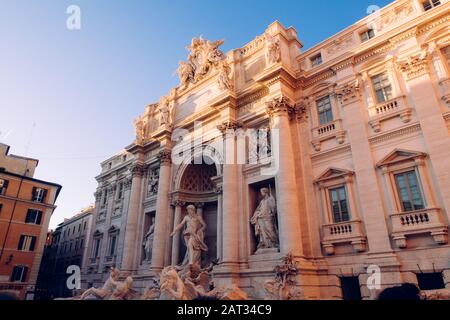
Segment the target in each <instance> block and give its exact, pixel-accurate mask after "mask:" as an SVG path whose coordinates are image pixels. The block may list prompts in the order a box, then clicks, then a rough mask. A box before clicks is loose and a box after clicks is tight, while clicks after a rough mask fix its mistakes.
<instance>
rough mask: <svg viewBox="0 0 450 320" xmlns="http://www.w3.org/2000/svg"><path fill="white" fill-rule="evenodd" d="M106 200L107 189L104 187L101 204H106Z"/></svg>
mask: <svg viewBox="0 0 450 320" xmlns="http://www.w3.org/2000/svg"><path fill="white" fill-rule="evenodd" d="M107 200H108V190H106V189H105V191H104V192H103V205H106V202H107Z"/></svg>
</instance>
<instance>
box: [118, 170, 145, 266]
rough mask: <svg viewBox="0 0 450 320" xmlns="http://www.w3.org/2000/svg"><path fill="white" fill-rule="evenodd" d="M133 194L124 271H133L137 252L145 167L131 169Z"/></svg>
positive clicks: (128, 217) (124, 256) (123, 260)
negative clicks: (138, 223)
mask: <svg viewBox="0 0 450 320" xmlns="http://www.w3.org/2000/svg"><path fill="white" fill-rule="evenodd" d="M131 174H132V181H131V194H130V205H129V207H128V216H127V224H126V229H125V230H124V231H125V241H124V249H123V258H122V267H121V268H122V270H123V271H133V261H134V253H135V250H136V235H137V222H138V217H139V207H140V202H141V190H142V189H141V187H142V176H143V174H144V169H143V165H142V164H140V163H137V164H135V165H134V166H133V167H132V168H131Z"/></svg>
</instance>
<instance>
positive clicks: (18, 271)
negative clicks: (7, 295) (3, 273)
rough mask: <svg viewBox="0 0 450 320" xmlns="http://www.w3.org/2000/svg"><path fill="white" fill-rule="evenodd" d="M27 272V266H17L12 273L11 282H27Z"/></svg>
mask: <svg viewBox="0 0 450 320" xmlns="http://www.w3.org/2000/svg"><path fill="white" fill-rule="evenodd" d="M27 273H28V267H27V266H15V267H14V269H13V271H12V274H11V282H25V281H26V279H27Z"/></svg>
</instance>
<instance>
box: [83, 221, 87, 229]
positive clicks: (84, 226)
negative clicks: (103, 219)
mask: <svg viewBox="0 0 450 320" xmlns="http://www.w3.org/2000/svg"><path fill="white" fill-rule="evenodd" d="M86 225H87V224H86V221H85V222H84V225H83V230H86Z"/></svg>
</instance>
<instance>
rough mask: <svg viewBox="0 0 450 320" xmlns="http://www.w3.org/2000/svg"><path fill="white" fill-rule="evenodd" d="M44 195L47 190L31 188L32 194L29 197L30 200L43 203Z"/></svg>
mask: <svg viewBox="0 0 450 320" xmlns="http://www.w3.org/2000/svg"><path fill="white" fill-rule="evenodd" d="M46 196H47V190H45V189H42V188H33V195H32V197H31V200H32V201H34V202H39V203H44V201H45V197H46Z"/></svg>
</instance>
